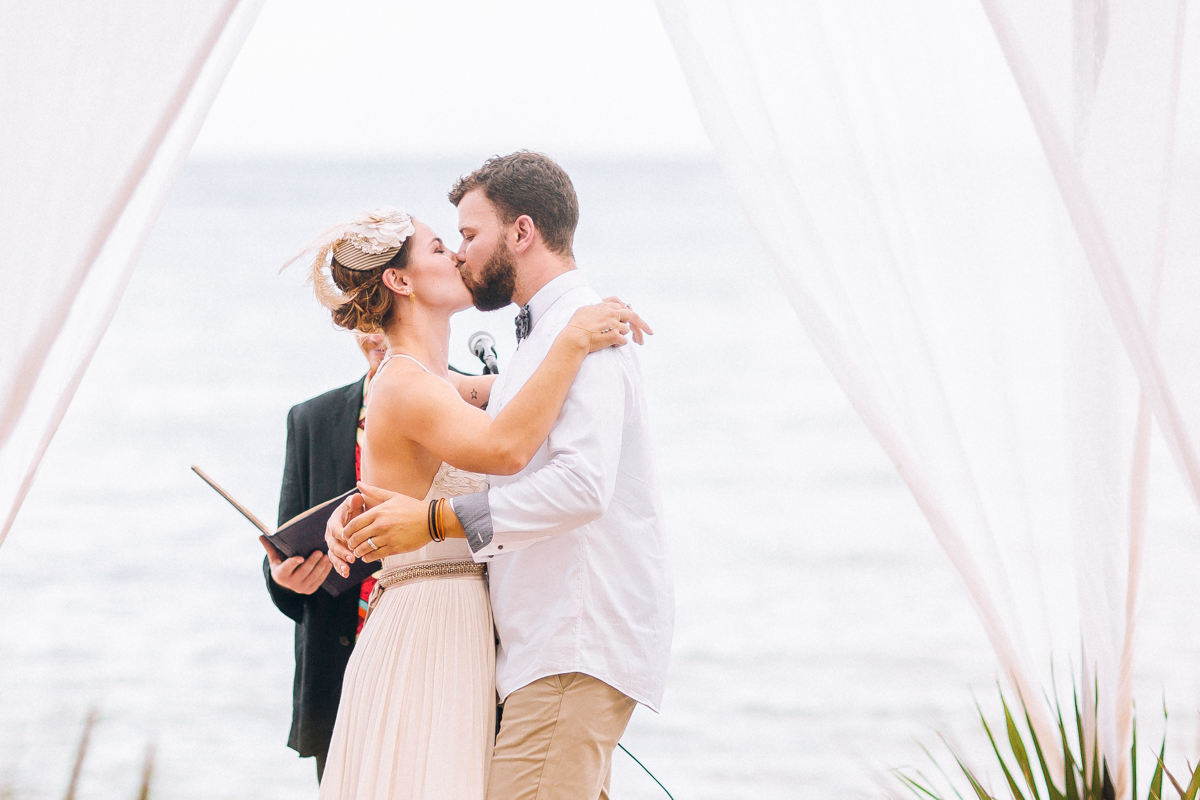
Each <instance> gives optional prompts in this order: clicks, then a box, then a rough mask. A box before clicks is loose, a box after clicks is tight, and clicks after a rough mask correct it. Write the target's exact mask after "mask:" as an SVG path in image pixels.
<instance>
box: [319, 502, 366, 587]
mask: <svg viewBox="0 0 1200 800" xmlns="http://www.w3.org/2000/svg"><path fill="white" fill-rule="evenodd" d="M365 508H366V504H365V502H364V501H363V496H362V495H361V494H352V495H350V496H349V497H347V498H346V499H345V500H343V501H342V504H341V505H340V506H338V508H337V509H336V510H335V511H334V512H333V513H332V514H330V515H329V522H327V523H325V544H326V545H327V546H328V547H329V552H328V553H327V554H326V555H328V556H329V561H330V563H332V564H333V568H334V569H335V570H337V573H338V575H341V576H342V577H343V578H344V577H346V576H347V575H349V574H350V564H351V563H352V562H353V561H354V553H353V551H352V550H351V549H350V548H349V547H347V546H346V535H345V527H346V525H347V524H348V523H349V522H350V521H351V520H352V519H354V518H355V517H357V516H358V515H359V514H361V513H362V512H363V511H364V510H365Z"/></svg>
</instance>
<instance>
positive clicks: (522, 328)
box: [516, 304, 532, 344]
mask: <svg viewBox="0 0 1200 800" xmlns="http://www.w3.org/2000/svg"><path fill="white" fill-rule="evenodd" d="M516 323H517V343H518V344H520V342H521V340H522V339H524V338H526V337H527V336H529V329H530V328H531V327H532V324H531V320H530V318H529V305H528V304H525V305H523V306H521V313H520V314H517V319H516Z"/></svg>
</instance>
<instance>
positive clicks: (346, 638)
mask: <svg viewBox="0 0 1200 800" xmlns="http://www.w3.org/2000/svg"><path fill="white" fill-rule="evenodd" d="M338 642H339V643H341V645H342V647H345V646H346V645H348V644H350V637H349V636H343V637H341V638H339V639H338Z"/></svg>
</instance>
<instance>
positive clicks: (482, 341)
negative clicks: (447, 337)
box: [467, 331, 500, 375]
mask: <svg viewBox="0 0 1200 800" xmlns="http://www.w3.org/2000/svg"><path fill="white" fill-rule="evenodd" d="M467 347H469V348H471V352H472V353H474V354H475V357H476V358H478V359H479V360H480V361H482V362H483V374H484V375H499V374H500V365H499V364H497V363H496V340H495V339H493V338H492V335H491V334H490V333H488V332H487V331H476V332H475V333H472V334H471V338H470V339H468V340H467Z"/></svg>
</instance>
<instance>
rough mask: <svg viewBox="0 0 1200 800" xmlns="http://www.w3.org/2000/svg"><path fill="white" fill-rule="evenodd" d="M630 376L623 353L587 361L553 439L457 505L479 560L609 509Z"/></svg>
mask: <svg viewBox="0 0 1200 800" xmlns="http://www.w3.org/2000/svg"><path fill="white" fill-rule="evenodd" d="M626 390H627V386H626V381H625V375H624V371H623V370H622V369H621V365H620V361H619V354H618V353H617V352H616V351H613V350H602V351H599V352H597V353H593V354H592V355H590V356H588V357H587V359H585V360H584V362H583V366H582V367H580V369H579V374H578V375H577V376H576V378H575V382H574V384H572V386H571V389H570V391H569V392H568V393H567V399H566V402H564V403H563V408H562V412H561V413H560V415H559V418H558V421H557V423H556V424H555V426H554V429H553V430H552V431H551V432H550V436H549V437H548V438H547V439H546V443H545V444H544V445H543V446H542V448H541V449H540V450H539V451H538V453H537V455H535V456H534V458H533V460H532V461H531V462H530V463H529V465H528V466H526V467H525V469H524V470H523V471H522V472H521V473H519V474H518V475H516V476H513V477H510V478H507V479H506V478H500V477H493V478H492V482H493V485H492V487H491V488H490V489H489V490H488V491H487V492H486V493H483V492H480V493H477V494H476V495H464V496H462V497H459V498H456V500H455V502H454V503H453V506H452V507H453V508H454V511H455V514H456V515H457V516H458V518H459V521H460V522H461V523H462V525H463V528H464V530H466V532H467V541H468V543H469V544H470V546H471V551H472V552H473V553H474V554H475V559H476V560H477V561H478V560H484V559H487V558H490V557H494V556H497V555H503V554H504V553H511V552H514V551H516V550H521V549H523V548H525V547H528V546H529V545H531V544H533V543H535V542H539V541H542V540H543V539H548V538H550V537H551V536H556V535H558V534H562V533H566V532H568V531H572V530H575V529H577V528H581V527H583V526H584V525H587V524H588V523H590V522H593V521H594V520H596V519H599V518H600V516H601V515H603V514H604V512H605V511H606V510H607V509H608V504H609V502H610V501H611V500H612V496H613V490H614V488H615V486H616V476H617V469H618V465H619V463H620V458H621V439H622V436H621V434H622V429H623V426H624V419H625V399H626Z"/></svg>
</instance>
